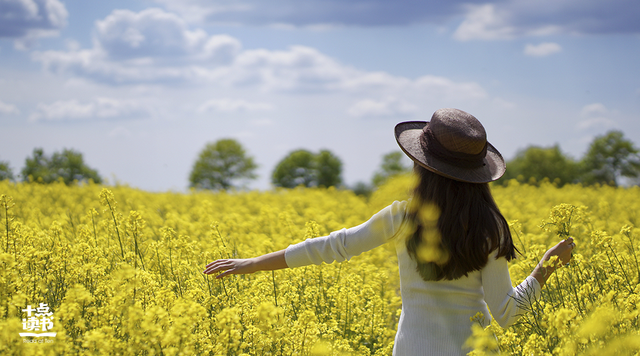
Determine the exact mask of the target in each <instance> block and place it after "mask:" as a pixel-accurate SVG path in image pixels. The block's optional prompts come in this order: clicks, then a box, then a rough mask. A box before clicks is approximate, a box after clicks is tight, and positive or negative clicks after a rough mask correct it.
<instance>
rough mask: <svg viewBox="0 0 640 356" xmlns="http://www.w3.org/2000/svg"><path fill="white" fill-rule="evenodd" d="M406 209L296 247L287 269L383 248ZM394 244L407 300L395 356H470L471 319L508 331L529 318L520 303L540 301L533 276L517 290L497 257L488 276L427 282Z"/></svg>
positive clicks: (401, 206) (392, 208)
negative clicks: (479, 318) (481, 318)
mask: <svg viewBox="0 0 640 356" xmlns="http://www.w3.org/2000/svg"><path fill="white" fill-rule="evenodd" d="M406 207H407V202H397V201H396V202H394V203H393V204H391V205H389V206H388V207H386V208H384V209H382V210H381V211H379V212H378V213H376V214H375V215H374V216H373V217H372V218H371V219H369V221H367V222H365V223H363V224H361V225H358V226H356V227H352V228H350V229H342V230H339V231H334V232H332V233H331V234H329V235H328V236H323V237H316V238H311V239H307V240H306V241H303V242H300V243H298V244H295V245H290V246H289V247H288V248H287V249H286V251H285V259H286V262H287V265H288V266H289V267H291V268H293V267H300V266H306V265H310V264H316V265H319V264H321V263H322V262H326V263H331V262H333V261H339V262H340V261H344V260H348V259H350V258H351V257H353V256H357V255H359V254H360V253H362V252H364V251H369V250H371V249H373V248H375V247H378V246H380V245H382V244H384V243H386V242H388V241H389V240H391V239H393V238H394V237H396V235H399V231H400V229H401V226H402V223H403V221H404V217H405V210H406ZM394 241H395V245H396V253H397V255H398V266H399V270H400V292H401V295H402V314H401V316H400V321H399V323H398V332H397V333H396V338H395V343H394V349H393V354H394V355H395V356H423V355H466V353H467V352H469V351H470V350H468V349H463V345H464V343H465V341H466V340H467V338H468V337H469V336H470V335H471V324H472V322H471V321H470V318H471V317H473V316H474V315H476V313H477V312H482V313H483V314H484V315H485V325H489V324H490V322H491V316H493V318H495V319H496V321H497V322H498V323H499V324H500V325H501V326H502V327H507V326H509V325H511V324H513V323H514V322H515V321H516V320H517V319H518V318H519V317H520V315H522V314H523V313H524V312H526V310H525V309H523V306H524V305H523V304H522V303H521V302H519V301H528V300H532V299H533V298H538V297H539V295H540V284H539V283H538V281H537V280H536V279H535V278H533V277H531V276H529V277H527V279H525V280H524V281H523V282H522V283H521V284H520V285H518V286H517V287H515V288H513V287H512V285H511V277H510V276H509V269H508V267H507V260H506V259H505V258H504V257H501V258H498V259H496V258H495V255H496V252H493V253H492V254H491V255H490V256H489V260H488V262H487V265H486V266H485V267H484V268H482V270H480V271H474V272H471V273H469V274H468V276H467V277H462V278H460V279H457V280H453V281H432V282H426V281H424V280H423V279H422V278H421V277H420V275H419V274H418V272H417V271H416V266H417V264H416V262H415V261H414V260H413V259H411V258H410V257H409V255H408V253H407V249H406V247H405V241H404V239H399V238H397V239H394ZM487 307H488V308H487ZM488 309H491V314H489V310H488Z"/></svg>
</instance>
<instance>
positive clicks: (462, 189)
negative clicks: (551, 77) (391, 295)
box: [204, 109, 575, 356]
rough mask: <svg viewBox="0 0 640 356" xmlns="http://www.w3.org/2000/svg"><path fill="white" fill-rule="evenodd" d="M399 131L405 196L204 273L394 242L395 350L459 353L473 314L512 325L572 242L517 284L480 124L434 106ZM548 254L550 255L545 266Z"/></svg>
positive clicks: (565, 258)
mask: <svg viewBox="0 0 640 356" xmlns="http://www.w3.org/2000/svg"><path fill="white" fill-rule="evenodd" d="M395 135H396V140H397V142H398V144H399V145H400V148H402V150H403V151H404V152H405V153H406V154H407V155H408V156H409V157H410V158H411V159H412V160H413V161H414V167H415V168H414V171H415V172H416V174H417V175H418V177H419V179H418V184H417V186H416V188H415V190H414V193H413V197H412V198H411V200H410V201H409V202H397V201H396V202H394V203H393V204H391V205H390V206H388V207H386V208H385V209H383V210H381V211H380V212H378V213H376V214H375V215H374V216H373V217H372V218H371V219H370V220H369V221H367V222H365V223H363V224H361V225H359V226H356V227H353V228H350V229H342V230H339V231H335V232H332V233H331V234H329V235H328V236H324V237H318V238H313V239H308V240H306V241H303V242H301V243H298V244H295V245H291V246H289V247H287V248H286V249H285V250H281V251H277V252H273V253H270V254H266V255H263V256H260V257H255V258H250V259H235V260H234V259H228V260H218V261H215V262H212V263H210V264H208V265H207V266H206V269H205V271H204V273H206V274H212V273H217V272H222V273H220V274H219V275H218V276H217V278H222V277H224V276H227V275H229V274H245V273H253V272H256V271H265V270H274V269H280V268H286V267H289V268H293V267H299V266H305V265H309V264H321V263H322V262H326V263H331V262H333V261H344V260H345V259H349V258H351V257H352V256H356V255H359V254H360V253H362V252H364V251H368V250H371V249H373V248H375V247H377V246H380V245H382V244H384V243H385V242H387V241H390V240H393V241H394V242H395V245H396V252H397V255H398V266H399V271H400V290H401V296H402V313H401V316H400V321H399V323H398V331H397V334H396V338H395V343H394V355H396V356H405V355H409V356H413V355H465V354H466V353H467V352H468V351H469V350H465V349H464V348H463V345H464V342H465V341H466V339H467V338H468V337H469V336H470V334H471V321H470V318H471V317H473V316H474V315H476V314H477V313H478V312H481V313H482V314H483V315H484V321H483V322H484V323H485V325H488V324H489V323H490V322H491V317H492V316H493V317H494V318H496V320H497V321H498V323H499V324H500V325H501V326H503V327H506V326H509V325H511V324H513V323H514V322H515V321H516V320H517V319H518V317H519V316H520V315H521V314H522V313H524V312H525V311H526V307H527V305H528V303H530V302H531V301H532V300H533V299H534V298H537V297H538V296H539V294H540V289H541V288H542V286H543V285H544V283H545V282H546V280H547V278H549V276H550V275H551V274H552V273H553V272H554V271H555V269H556V268H557V267H558V266H561V265H562V264H567V263H569V261H570V259H571V251H572V250H573V248H574V247H575V243H574V242H573V239H572V238H568V239H566V240H564V241H562V242H560V243H558V244H557V245H556V246H554V247H552V248H551V249H549V250H548V251H547V252H546V253H545V255H544V257H543V259H542V260H541V261H540V263H539V264H538V265H537V266H536V267H535V268H534V270H533V271H532V273H531V275H530V276H529V277H527V278H526V279H525V280H524V281H523V282H522V283H520V285H518V286H517V287H516V288H513V287H512V285H511V278H510V276H509V270H508V267H507V262H508V261H510V260H511V259H513V258H515V253H516V248H515V246H514V245H513V241H512V238H511V233H510V231H509V226H508V224H507V222H506V220H505V219H504V217H503V216H502V214H501V213H500V211H499V210H498V207H497V206H496V204H495V202H494V200H493V197H492V196H491V192H490V190H489V186H488V184H487V183H488V182H491V181H494V180H496V179H498V178H500V177H501V176H502V175H503V174H504V171H505V164H504V160H503V158H502V156H501V155H500V153H499V152H498V151H497V150H496V149H495V148H494V147H493V146H492V145H491V144H489V143H488V142H487V139H486V133H485V130H484V127H483V126H482V124H480V122H479V121H478V120H477V119H476V118H475V117H473V116H472V115H470V114H468V113H466V112H464V111H461V110H457V109H440V110H438V111H436V112H435V113H434V114H433V117H432V118H431V121H430V122H404V123H400V124H398V125H397V126H396V128H395ZM554 256H557V258H555V257H554ZM551 257H554V261H555V262H554V263H551V265H549V266H544V265H543V262H545V261H549V260H550V259H551ZM489 309H490V310H491V313H489Z"/></svg>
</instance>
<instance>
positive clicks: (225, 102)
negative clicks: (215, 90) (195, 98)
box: [197, 98, 273, 113]
mask: <svg viewBox="0 0 640 356" xmlns="http://www.w3.org/2000/svg"><path fill="white" fill-rule="evenodd" d="M272 109H273V105H271V104H268V103H252V102H248V101H246V100H242V99H230V98H222V99H211V100H208V101H207V102H205V103H203V104H202V105H200V107H198V110H197V111H198V112H199V113H206V112H212V111H217V112H239V111H266V110H272Z"/></svg>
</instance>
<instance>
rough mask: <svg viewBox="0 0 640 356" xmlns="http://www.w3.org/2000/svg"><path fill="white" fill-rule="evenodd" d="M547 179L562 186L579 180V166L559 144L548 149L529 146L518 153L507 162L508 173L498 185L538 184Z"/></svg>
mask: <svg viewBox="0 0 640 356" xmlns="http://www.w3.org/2000/svg"><path fill="white" fill-rule="evenodd" d="M545 178H547V179H549V181H551V182H556V183H558V185H560V186H562V185H564V184H567V183H575V182H577V181H578V180H579V170H578V164H577V163H576V162H575V161H574V160H573V159H572V158H570V157H567V156H565V155H564V154H563V153H562V151H560V147H559V146H558V145H557V144H556V145H554V146H552V147H547V148H544V147H537V146H529V147H527V148H526V149H524V150H520V151H518V152H517V153H516V156H515V157H514V158H513V159H512V160H511V161H509V162H507V171H506V172H505V174H504V176H503V177H502V178H501V179H500V180H499V181H498V183H501V184H506V182H508V181H509V180H510V179H518V180H519V181H521V182H525V183H528V182H533V183H537V182H540V181H542V180H543V179H545Z"/></svg>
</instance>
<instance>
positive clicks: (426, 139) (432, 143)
mask: <svg viewBox="0 0 640 356" xmlns="http://www.w3.org/2000/svg"><path fill="white" fill-rule="evenodd" d="M420 146H422V149H423V150H424V151H425V152H429V154H431V155H432V156H433V157H435V158H438V159H439V160H441V161H444V162H446V163H449V164H451V165H454V166H456V167H460V168H469V169H470V168H479V167H482V166H484V165H485V163H484V158H485V157H486V155H487V143H486V142H485V144H484V148H482V151H480V152H479V153H477V154H469V153H464V152H454V151H450V150H448V149H446V148H445V147H444V146H442V144H441V143H440V141H438V139H437V138H436V137H435V135H434V134H433V132H432V131H431V127H429V126H428V125H427V127H426V128H425V129H424V130H423V131H422V135H420Z"/></svg>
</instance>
